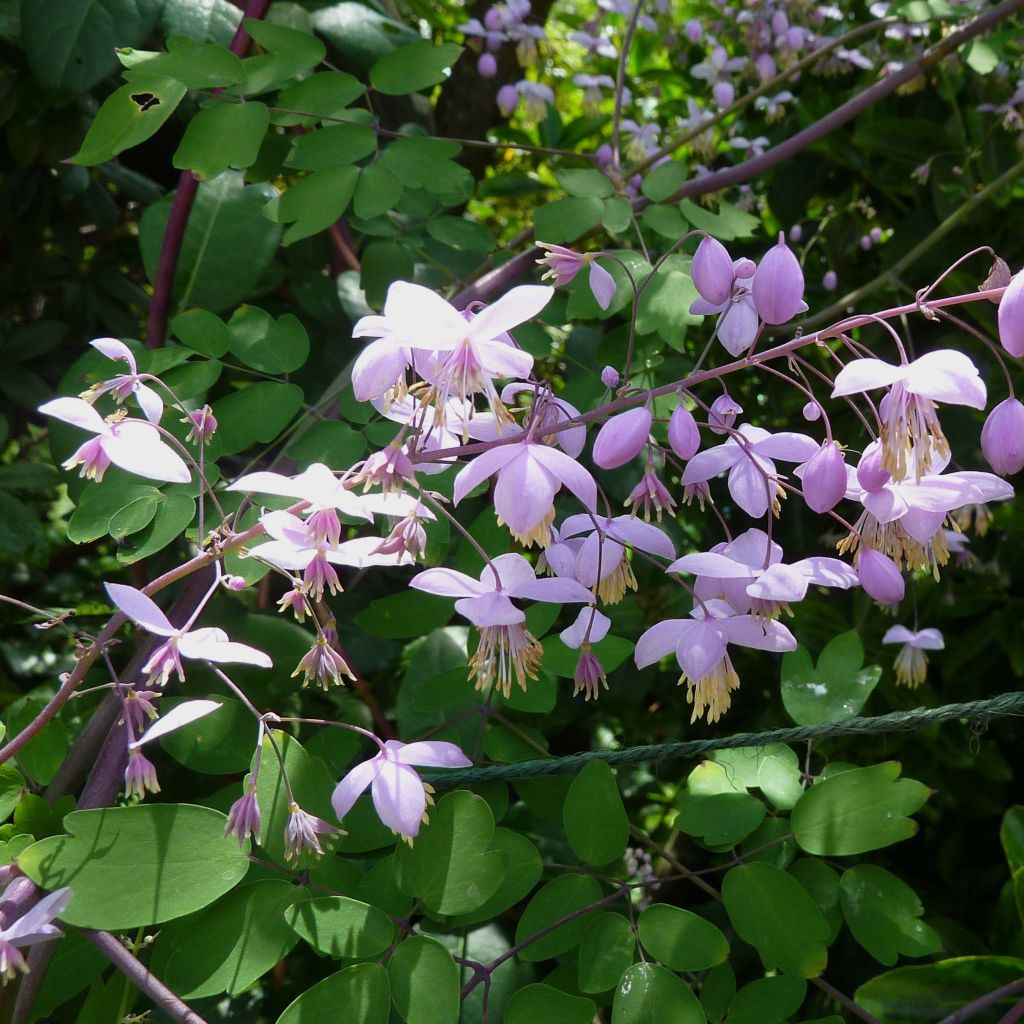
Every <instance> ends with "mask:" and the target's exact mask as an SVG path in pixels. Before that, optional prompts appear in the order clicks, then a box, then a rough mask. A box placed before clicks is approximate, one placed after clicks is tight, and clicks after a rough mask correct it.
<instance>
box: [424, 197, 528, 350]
mask: <svg viewBox="0 0 1024 1024" xmlns="http://www.w3.org/2000/svg"><path fill="white" fill-rule="evenodd" d="M427 234H428V235H430V237H431V238H435V239H437V241H439V242H441V243H442V244H443V245H447V246H451V248H453V249H464V250H466V251H467V252H490V251H491V250H492V249H493V248H494V239H493V238H492V237H491V233H490V231H488V230H487V228H485V227H484V226H483V224H478V223H477V222H476V221H472V220H466V219H464V218H462V217H438V218H437V219H436V220H432V221H431V222H430V223H429V224H428V225H427ZM516 333H517V334H518V330H517V332H516Z"/></svg>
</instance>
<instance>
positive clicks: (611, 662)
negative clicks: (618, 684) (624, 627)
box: [531, 634, 633, 685]
mask: <svg viewBox="0 0 1024 1024" xmlns="http://www.w3.org/2000/svg"><path fill="white" fill-rule="evenodd" d="M591 646H592V653H593V654H594V656H595V657H597V658H598V659H599V660H600V662H601V664H602V665H603V666H604V670H605V672H611V671H613V670H614V669H617V668H618V667H619V666H620V665H621V664H622V663H623V662H624V661H625V660H626V659H627V658H628V657H629V656H630V655H631V654H632V653H633V644H632V643H631V642H630V641H629V640H625V639H623V638H622V637H620V636H606V637H605V638H604V639H603V640H602V641H601V642H600V643H596V644H593V645H591ZM579 658H580V652H579V651H578V650H576V649H575V648H573V647H566V646H565V644H564V643H563V642H562V640H561V638H560V637H559V636H558V635H557V634H555V635H552V636H546V637H545V638H544V657H543V659H542V660H541V667H542V668H543V669H544V670H545V671H547V672H553V673H554V674H555V675H556V676H563V677H564V678H566V679H572V677H573V675H574V674H575V672H576V663H577V662H578V661H579ZM531 685H532V684H531Z"/></svg>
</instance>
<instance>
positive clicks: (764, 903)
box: [722, 863, 829, 978]
mask: <svg viewBox="0 0 1024 1024" xmlns="http://www.w3.org/2000/svg"><path fill="white" fill-rule="evenodd" d="M722 901H723V902H724V904H725V909H726V912H727V913H728V915H729V920H730V921H731V922H732V925H733V927H734V928H735V929H736V933H737V934H738V935H739V937H740V938H741V939H743V940H744V942H749V943H750V944H751V945H752V946H753V947H754V948H755V949H756V950H757V952H758V954H759V955H760V957H761V962H762V963H763V964H764V966H765V970H776V969H778V970H781V971H784V972H786V973H787V974H799V975H801V976H803V977H805V978H813V977H815V976H816V975H818V974H820V973H821V971H823V970H824V968H825V964H826V963H827V962H828V949H827V944H828V939H829V927H828V922H827V921H826V920H825V918H824V916H823V915H822V913H821V911H820V910H819V909H818V907H817V905H816V904H815V903H814V901H813V900H812V899H811V897H810V896H809V895H808V894H807V891H806V890H805V889H804V888H803V886H802V885H800V883H799V882H798V881H797V880H796V879H795V878H793V877H792V875H788V874H786V872H785V871H781V870H780V869H779V868H777V867H774V866H773V865H771V864H764V863H754V864H743V865H740V866H738V867H734V868H731V869H730V870H729V871H728V872H727V873H726V876H725V878H724V880H723V882H722Z"/></svg>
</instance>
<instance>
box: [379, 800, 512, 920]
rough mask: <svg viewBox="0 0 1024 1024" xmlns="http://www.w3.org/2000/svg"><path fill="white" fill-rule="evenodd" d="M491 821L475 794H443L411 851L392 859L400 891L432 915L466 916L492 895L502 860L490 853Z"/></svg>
mask: <svg viewBox="0 0 1024 1024" xmlns="http://www.w3.org/2000/svg"><path fill="white" fill-rule="evenodd" d="M493 835H494V816H493V815H492V814H491V809H490V807H488V806H487V801H486V800H484V799H483V798H482V797H479V796H477V795H476V794H475V793H467V792H465V791H463V790H457V791H456V792H454V793H446V794H445V795H444V796H443V797H441V799H440V800H439V801H438V802H437V806H436V807H435V808H434V809H433V810H432V811H431V812H430V823H429V824H427V825H424V826H423V828H422V829H420V834H419V835H418V836H417V837H416V842H415V843H414V844H413V846H412V847H411V848H410V847H408V846H404V845H402V846H400V847H399V848H398V850H397V852H396V854H395V858H396V866H397V873H398V885H399V888H400V889H401V890H402V891H403V892H405V893H407V894H408V895H410V896H419V897H420V898H421V899H422V900H423V903H424V906H426V907H427V908H428V909H429V910H432V911H434V913H436V914H446V915H447V914H467V913H469V912H470V911H473V910H476V909H477V908H478V907H480V906H481V905H482V904H483V903H484V902H485V901H486V900H488V899H490V897H491V896H493V895H494V893H495V892H496V891H497V889H498V886H499V885H500V884H501V880H502V878H503V876H504V874H505V858H504V857H503V856H502V855H501V853H499V852H497V851H489V850H488V849H487V847H488V844H489V843H490V841H491V837H492V836H493Z"/></svg>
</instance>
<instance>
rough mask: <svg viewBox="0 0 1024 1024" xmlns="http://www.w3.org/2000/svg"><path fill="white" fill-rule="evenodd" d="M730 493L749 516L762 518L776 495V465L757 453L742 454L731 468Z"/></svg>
mask: <svg viewBox="0 0 1024 1024" xmlns="http://www.w3.org/2000/svg"><path fill="white" fill-rule="evenodd" d="M690 465H691V466H692V465H693V463H692V462H691V463H690ZM765 474H767V479H766V476H765ZM729 493H730V494H731V495H732V497H733V500H734V501H735V502H736V504H737V505H739V507H740V508H741V509H743V511H744V512H746V513H747V515H748V516H752V517H753V518H754V519H760V518H761V517H762V516H763V515H765V514H766V513H767V512H768V508H769V506H770V505H771V502H772V498H774V497H775V466H774V465H772V463H771V462H769V461H768V460H767V459H762V458H759V457H758V456H757V455H753V454H749V455H743V456H741V461H740V462H737V463H736V464H735V465H734V466H733V467H732V469H731V470H729Z"/></svg>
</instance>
